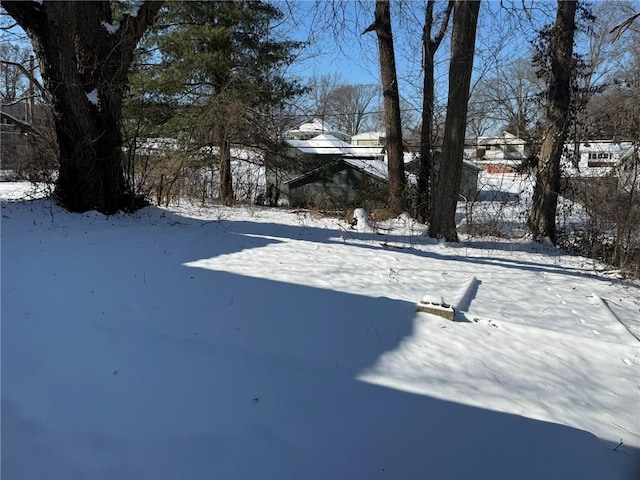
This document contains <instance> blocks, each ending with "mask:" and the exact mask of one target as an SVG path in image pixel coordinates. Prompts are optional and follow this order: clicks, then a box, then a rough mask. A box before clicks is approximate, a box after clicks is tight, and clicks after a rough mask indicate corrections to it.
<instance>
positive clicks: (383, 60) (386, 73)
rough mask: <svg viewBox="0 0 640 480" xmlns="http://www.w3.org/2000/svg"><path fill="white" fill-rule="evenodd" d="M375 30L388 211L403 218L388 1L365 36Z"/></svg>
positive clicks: (379, 0) (379, 5)
mask: <svg viewBox="0 0 640 480" xmlns="http://www.w3.org/2000/svg"><path fill="white" fill-rule="evenodd" d="M372 30H375V32H376V35H377V38H378V52H379V55H380V76H381V79H382V96H383V101H384V123H385V135H386V150H387V159H388V162H389V164H388V172H389V199H388V203H389V210H390V211H391V213H392V214H393V215H400V214H401V213H402V212H404V211H405V178H404V154H403V151H402V127H401V120H400V94H399V92H398V78H397V75H396V61H395V54H394V49H393V34H392V31H391V10H390V8H389V0H376V8H375V13H374V22H373V24H372V25H371V26H369V27H368V28H367V29H366V30H365V31H364V32H363V33H366V32H370V31H372Z"/></svg>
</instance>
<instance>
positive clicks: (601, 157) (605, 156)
mask: <svg viewBox="0 0 640 480" xmlns="http://www.w3.org/2000/svg"><path fill="white" fill-rule="evenodd" d="M612 156H613V154H611V153H602V152H600V153H590V154H589V160H609V159H611V158H612Z"/></svg>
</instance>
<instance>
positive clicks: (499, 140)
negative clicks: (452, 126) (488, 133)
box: [465, 131, 528, 172]
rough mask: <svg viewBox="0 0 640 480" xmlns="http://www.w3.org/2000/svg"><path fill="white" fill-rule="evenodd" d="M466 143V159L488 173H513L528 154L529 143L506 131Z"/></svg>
mask: <svg viewBox="0 0 640 480" xmlns="http://www.w3.org/2000/svg"><path fill="white" fill-rule="evenodd" d="M465 143H466V145H465V157H466V158H467V159H468V160H471V161H473V162H474V163H475V164H476V165H478V167H480V168H483V169H486V170H487V171H494V172H510V171H513V170H515V169H516V168H517V167H518V166H519V165H520V164H521V163H522V161H523V160H524V159H525V158H526V156H527V154H528V148H527V142H526V141H525V140H523V139H521V138H519V137H516V136H515V135H512V134H511V133H509V132H506V131H504V132H502V133H500V134H499V135H496V136H493V137H478V138H477V139H476V140H474V141H469V140H468V141H466V142H465Z"/></svg>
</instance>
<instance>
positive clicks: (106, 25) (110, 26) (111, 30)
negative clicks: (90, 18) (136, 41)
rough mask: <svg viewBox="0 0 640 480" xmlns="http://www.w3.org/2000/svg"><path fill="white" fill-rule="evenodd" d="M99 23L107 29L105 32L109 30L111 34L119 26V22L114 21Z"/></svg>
mask: <svg viewBox="0 0 640 480" xmlns="http://www.w3.org/2000/svg"><path fill="white" fill-rule="evenodd" d="M101 25H102V26H103V27H104V28H105V30H107V32H109V33H110V34H111V35H113V34H114V33H116V32H117V31H118V29H119V28H120V22H115V23H113V24H111V23H108V22H104V21H103V22H101Z"/></svg>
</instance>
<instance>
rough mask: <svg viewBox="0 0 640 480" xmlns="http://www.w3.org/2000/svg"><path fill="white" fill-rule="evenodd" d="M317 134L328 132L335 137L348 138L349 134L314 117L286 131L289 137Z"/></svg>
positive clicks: (306, 136)
mask: <svg viewBox="0 0 640 480" xmlns="http://www.w3.org/2000/svg"><path fill="white" fill-rule="evenodd" d="M314 133H317V134H329V135H332V136H334V137H336V138H342V139H348V138H349V135H347V134H346V133H344V132H341V131H339V130H338V129H336V128H335V127H334V126H333V125H331V124H329V123H328V122H325V121H324V120H321V119H319V118H314V119H313V120H311V121H310V122H305V123H302V124H300V125H298V127H296V128H293V129H291V130H289V131H288V132H287V136H288V137H290V138H298V137H303V138H308V136H309V135H313V134H314Z"/></svg>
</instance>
